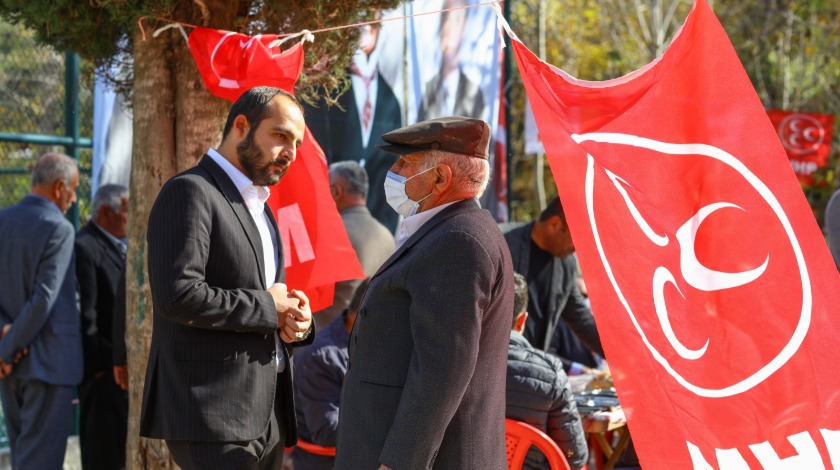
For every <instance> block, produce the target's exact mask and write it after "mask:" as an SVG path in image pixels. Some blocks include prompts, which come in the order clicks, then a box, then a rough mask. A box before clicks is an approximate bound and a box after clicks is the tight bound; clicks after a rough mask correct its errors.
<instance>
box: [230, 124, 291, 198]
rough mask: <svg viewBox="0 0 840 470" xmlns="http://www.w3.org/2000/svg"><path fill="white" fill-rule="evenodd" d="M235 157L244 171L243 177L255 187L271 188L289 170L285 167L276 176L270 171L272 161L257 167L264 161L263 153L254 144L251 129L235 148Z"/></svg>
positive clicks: (252, 130) (272, 164)
mask: <svg viewBox="0 0 840 470" xmlns="http://www.w3.org/2000/svg"><path fill="white" fill-rule="evenodd" d="M236 155H237V156H238V157H239V163H240V164H241V165H242V169H243V170H245V176H247V177H248V178H250V180H251V182H252V183H253V184H254V185H255V186H273V185H275V184H277V183H279V182H280V178H282V177H283V175H285V174H286V170H288V168H289V167H288V166H286V167H285V168H283V171H282V172H281V173H280V174H279V175H278V174H276V173H273V172H272V171H271V168H272V167H273V166H274V163H273V162H272V161H269V162H268V163H266V164H265V165H262V166H259V162H260V161H263V160H264V159H265V153H263V151H262V150H260V148H259V147H257V145H256V144H255V143H254V129H251V131H249V132H248V136H247V137H245V140H243V141H242V142H240V143H239V144H238V145H237V146H236Z"/></svg>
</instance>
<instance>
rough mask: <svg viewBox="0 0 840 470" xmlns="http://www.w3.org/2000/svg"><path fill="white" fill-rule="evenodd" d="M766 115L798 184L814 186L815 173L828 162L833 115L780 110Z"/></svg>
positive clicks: (771, 111)
mask: <svg viewBox="0 0 840 470" xmlns="http://www.w3.org/2000/svg"><path fill="white" fill-rule="evenodd" d="M767 115H768V116H770V122H772V123H773V127H775V128H776V133H778V134H779V140H781V141H782V145H783V146H784V147H785V151H786V152H787V155H788V158H790V165H791V166H792V167H793V171H794V173H796V176H797V177H798V178H799V182H800V183H802V184H804V185H806V186H811V185H813V184H814V177H813V174H814V172H815V171H817V169H819V168H822V167H824V166H825V164H826V163H828V154H829V153H830V152H831V132H832V130H833V129H834V116H833V115H831V114H815V113H799V112H796V111H782V110H780V109H771V110H769V111H767Z"/></svg>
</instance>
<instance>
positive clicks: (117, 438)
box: [76, 184, 128, 470]
mask: <svg viewBox="0 0 840 470" xmlns="http://www.w3.org/2000/svg"><path fill="white" fill-rule="evenodd" d="M91 214H92V215H91V220H90V222H88V224H87V225H85V226H84V227H83V228H82V229H81V230H79V233H78V234H77V235H76V278H77V279H78V285H79V298H80V300H81V308H82V352H83V353H84V354H83V355H84V364H85V369H84V370H85V374H84V379H83V380H82V384H81V386H79V402H80V403H79V404H80V408H79V411H80V413H79V418H80V419H79V421H80V426H79V441H80V444H81V450H82V468H84V470H95V469H102V470H111V469H115V468H122V467H124V466H125V440H126V433H127V432H128V395H127V394H126V392H125V391H124V390H123V389H122V388H120V386H119V385H117V382H116V381H115V380H114V379H115V378H114V374H113V371H114V367H113V362H112V360H113V354H114V353H113V347H112V342H111V329H112V325H113V322H114V301H115V298H116V293H117V282H118V281H119V280H120V279H121V278H122V276H121V275H122V271H123V268H124V266H125V248H126V246H125V237H126V231H127V228H128V188H127V187H125V186H123V185H121V184H107V185H104V186H101V187H100V188H99V189H98V190H97V191H96V195H95V196H94V197H93V203H92V204H91ZM123 282H124V279H123ZM123 300H124V299H123ZM118 310H119V312H120V313H122V312H123V309H118Z"/></svg>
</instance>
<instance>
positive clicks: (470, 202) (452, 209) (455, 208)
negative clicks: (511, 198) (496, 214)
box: [372, 199, 480, 277]
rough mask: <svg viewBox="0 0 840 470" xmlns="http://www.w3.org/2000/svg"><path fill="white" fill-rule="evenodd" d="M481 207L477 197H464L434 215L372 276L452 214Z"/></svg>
mask: <svg viewBox="0 0 840 470" xmlns="http://www.w3.org/2000/svg"><path fill="white" fill-rule="evenodd" d="M479 209H480V208H479V207H478V203H477V202H476V201H475V199H464V200H462V201H458V202H456V203H455V204H452V205H451V206H449V207H447V208H446V209H444V210H443V211H441V212H440V213H439V214H437V215H435V216H434V217H432V218H431V220H429V221H428V222H426V223H425V224H423V225H422V226H421V227H420V229H419V230H417V232H416V233H415V234H414V235H412V236H410V237H409V238H408V240H406V241H405V243H403V244H402V246H401V247H400V248H399V249H398V250H397V251H395V252H394V254H393V255H391V257H390V258H388V259H387V260H385V262H384V263H382V266H380V268H379V270H378V271H376V274H374V275H373V276H372V277H376V276H378V275H379V274H380V273H382V272H384V271H385V270H386V269H388V267H389V266H391V265H392V264H394V262H395V261H397V260H398V259H400V257H402V255H403V254H404V253H405V252H406V251H408V249H409V248H411V247H412V246H414V245H416V244H417V242H418V241H420V240H421V239H422V238H423V237H424V236H425V235H426V234H427V233H429V231H430V230H432V229H433V228H435V227H437V226H438V225H440V224H441V223H442V222H443V221H445V220H447V219H449V218H450V217H452V216H455V215H458V214H461V213H464V212H470V211H474V210H479Z"/></svg>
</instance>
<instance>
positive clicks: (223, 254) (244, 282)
mask: <svg viewBox="0 0 840 470" xmlns="http://www.w3.org/2000/svg"><path fill="white" fill-rule="evenodd" d="M266 214H268V215H269V217H270V220H271V221H272V223H271V224H270V225H271V226H272V227H273V229H274V230H275V233H276V234H277V240H278V246H279V245H281V244H280V243H279V242H280V238H279V237H280V235H279V233H277V228H276V222H275V221H274V217H273V215H271V211H270V210H269V209H268V206H267V205H266ZM147 242H148V247H147V251H148V263H149V283H150V286H151V290H152V299H153V302H154V324H153V325H154V326H153V329H152V344H151V349H150V352H149V364H148V367H147V369H146V384H145V389H144V391H143V407H142V416H141V421H140V434H141V435H142V436H146V437H152V438H158V439H177V440H199V441H250V440H254V439H256V438H257V437H259V436H260V435H261V434H262V433H263V432H264V431H265V430H266V429H267V426H268V422H269V419H270V416H271V413H272V410H273V411H274V412H275V413H276V415H277V419H278V422H279V423H280V425H281V426H283V425H284V426H285V429H286V443H285V444H286V445H287V446H288V445H293V444H294V443H295V442H296V440H297V434H296V426H295V413H294V402H293V397H292V379H291V361H290V360H289V352H288V348H284V349H286V350H285V351H284V353H285V360H286V369H285V371H284V372H283V373H281V374H278V373H277V372H276V369H275V367H276V366H275V346H274V332H275V330H276V329H277V314H276V310H275V307H274V301H273V299H272V297H271V295H270V294H269V293H268V292H267V291H266V290H265V286H266V285H271V284H272V283H274V282H282V281H283V280H284V279H285V271H284V269H283V253H282V250H281V251H280V253H279V263H278V270H277V277H276V279H270V280H268V281H269V282H266V280H265V279H263V278H264V277H265V274H264V272H265V270H264V267H263V253H262V244H261V242H260V235H259V232H258V231H257V226H256V224H255V223H254V221H253V219H252V218H251V215H250V213H249V212H248V209H247V207H246V205H245V201H244V200H243V199H242V196H241V195H240V194H239V191H237V189H236V186H235V185H234V184H233V182H232V181H231V180H230V178H229V177H228V176H227V174H226V173H225V172H224V170H222V168H221V167H219V166H218V165H217V164H216V163H215V162H214V161H213V160H212V159H211V158H210V157H207V156H205V157H204V158H203V159H202V160H201V162H200V163H199V164H198V166H196V167H194V168H192V169H190V170H187V171H185V172H183V173H181V174H179V175H177V176H175V177H174V178H172V179H171V180H169V181H168V182H167V183H166V184H165V185H164V186H163V188H162V189H161V191H160V194H159V195H158V198H157V200H156V201H155V204H154V206H153V207H152V211H151V214H150V216H149V229H148V233H147ZM312 339H314V335H310V338H309V339H308V340H307V342H306V343H308V342H311V341H312ZM277 387H279V390H277V397H278V398H277V399H278V403H277V406H275V403H274V402H275V389H276V388H277Z"/></svg>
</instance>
